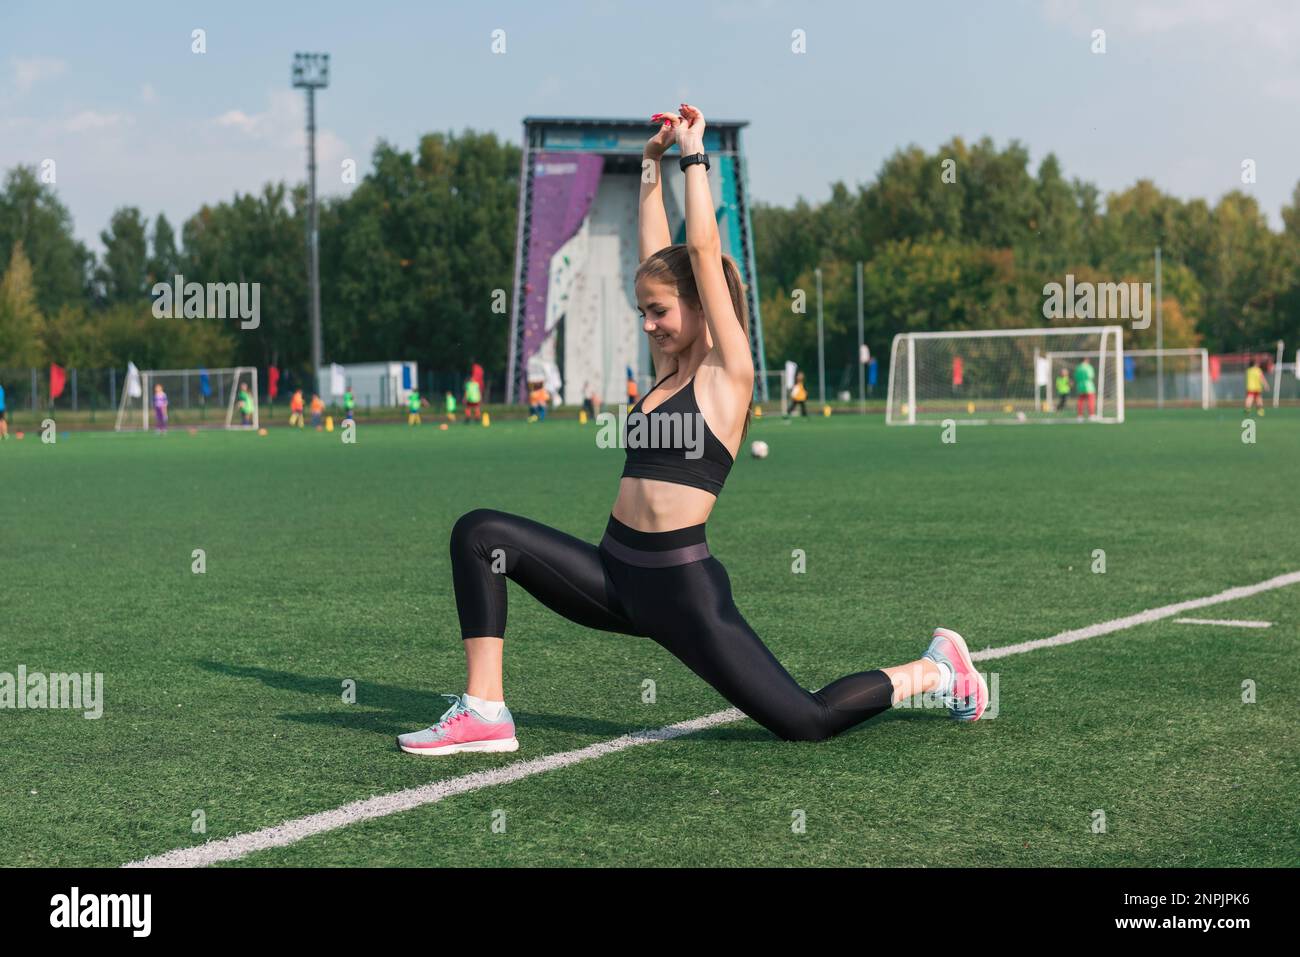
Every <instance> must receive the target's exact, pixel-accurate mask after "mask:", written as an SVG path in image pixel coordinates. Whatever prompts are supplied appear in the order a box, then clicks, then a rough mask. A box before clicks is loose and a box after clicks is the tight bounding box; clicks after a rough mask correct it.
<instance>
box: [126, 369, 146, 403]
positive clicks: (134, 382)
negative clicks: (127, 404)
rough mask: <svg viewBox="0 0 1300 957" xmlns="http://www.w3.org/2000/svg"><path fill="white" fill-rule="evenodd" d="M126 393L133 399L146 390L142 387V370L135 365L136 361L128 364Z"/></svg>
mask: <svg viewBox="0 0 1300 957" xmlns="http://www.w3.org/2000/svg"><path fill="white" fill-rule="evenodd" d="M126 394H127V395H129V396H130V397H131V398H133V399H138V398H140V396H142V395H144V390H143V389H142V388H140V370H139V369H137V368H136V367H135V363H134V362H128V363H127V364H126Z"/></svg>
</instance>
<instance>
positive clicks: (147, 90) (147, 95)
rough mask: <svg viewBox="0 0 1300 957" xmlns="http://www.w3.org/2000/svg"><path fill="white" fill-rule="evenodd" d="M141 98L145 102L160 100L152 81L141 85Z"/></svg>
mask: <svg viewBox="0 0 1300 957" xmlns="http://www.w3.org/2000/svg"><path fill="white" fill-rule="evenodd" d="M140 99H141V100H143V101H144V102H145V103H157V102H158V93H157V91H156V90H154V88H153V84H152V83H146V84H145V85H144V86H142V87H140Z"/></svg>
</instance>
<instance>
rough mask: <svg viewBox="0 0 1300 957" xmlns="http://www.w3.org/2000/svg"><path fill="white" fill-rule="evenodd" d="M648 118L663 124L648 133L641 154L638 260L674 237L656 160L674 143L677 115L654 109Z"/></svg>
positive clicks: (648, 255)
mask: <svg viewBox="0 0 1300 957" xmlns="http://www.w3.org/2000/svg"><path fill="white" fill-rule="evenodd" d="M650 119H651V121H653V122H659V121H662V123H663V125H662V126H661V127H659V131H658V132H657V133H655V135H654V136H652V137H650V142H648V143H646V145H645V150H644V151H643V152H642V154H641V208H640V220H639V237H640V241H641V256H640V260H639V261H640V262H645V261H646V259H647V258H649V257H650V256H651V255H653V254H654V253H657V252H659V250H661V249H663V248H664V247H665V246H670V245H672V241H673V239H672V233H670V232H669V231H668V214H667V213H666V212H664V188H663V175H662V170H661V169H660V166H659V163H660V160H661V159H662V158H663V155H664V153H665V152H667V150H668V148H669V147H670V146H672V145H673V138H674V133H673V121H674V120H675V119H677V117H676V116H675V115H674V114H672V113H656V114H655V115H654V116H652V117H650Z"/></svg>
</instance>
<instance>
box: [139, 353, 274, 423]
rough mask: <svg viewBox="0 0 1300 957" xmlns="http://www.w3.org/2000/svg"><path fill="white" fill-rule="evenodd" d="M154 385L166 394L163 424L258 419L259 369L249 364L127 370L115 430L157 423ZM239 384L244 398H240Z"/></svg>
mask: <svg viewBox="0 0 1300 957" xmlns="http://www.w3.org/2000/svg"><path fill="white" fill-rule="evenodd" d="M156 386H162V391H163V394H164V395H166V397H167V424H168V426H169V427H170V428H198V429H256V428H258V427H259V426H260V424H261V421H260V412H261V409H260V406H259V403H258V397H257V370H256V369H255V368H253V367H252V366H239V367H237V368H233V369H140V370H135V369H132V370H128V371H127V375H126V385H125V387H124V388H123V389H122V402H121V404H120V405H119V406H118V409H117V426H116V428H117V431H119V432H132V431H140V430H148V429H152V428H155V427H156V423H157V419H156V416H155V412H154V409H155V400H154V396H155V395H156V389H155V387H156ZM241 386H242V387H243V392H244V394H245V396H246V398H245V399H241V397H240V387H241ZM245 402H246V403H247V405H248V411H247V413H246V412H245V409H244V405H245Z"/></svg>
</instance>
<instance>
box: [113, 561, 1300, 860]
mask: <svg viewBox="0 0 1300 957" xmlns="http://www.w3.org/2000/svg"><path fill="white" fill-rule="evenodd" d="M1298 583H1300V571H1298V572H1290V573H1289V574H1286V575H1278V576H1277V577H1276V578H1270V579H1268V580H1267V581H1262V582H1259V583H1257V584H1254V585H1242V586H1240V587H1237V588H1229V589H1228V590H1227V591H1222V592H1219V593H1218V594H1217V595H1210V596H1209V597H1208V598H1193V599H1192V600H1190V601H1184V602H1179V603H1178V604H1176V605H1165V606H1164V607H1162V608H1153V609H1150V610H1148V611H1142V612H1138V613H1137V614H1136V615H1128V616H1127V617H1124V618H1116V619H1113V620H1112V621H1106V622H1102V623H1101V624H1098V625H1089V626H1088V627H1087V628H1077V629H1074V630H1073V631H1063V632H1061V633H1060V634H1059V635H1054V636H1052V637H1051V638H1040V639H1038V640H1035V641H1022V642H1020V643H1019V644H1016V645H1006V646H1004V647H1002V648H986V649H985V650H983V651H978V652H975V653H973V654H972V655H971V658H972V659H974V660H976V661H985V660H988V659H991V658H1005V657H1008V656H1009V655H1018V654H1023V653H1024V652H1026V651H1034V650H1036V649H1038V648H1051V647H1055V646H1057V645H1066V644H1070V643H1071V642H1075V641H1083V640H1084V639H1086V638H1096V637H1098V636H1100V635H1109V634H1111V633H1113V632H1116V631H1123V630H1125V629H1126V628H1133V627H1135V626H1137V625H1144V624H1147V623H1148V622H1152V621H1159V620H1161V619H1163V618H1170V617H1172V616H1174V615H1177V614H1179V613H1181V612H1184V611H1192V610H1193V609H1196V608H1205V607H1207V606H1209V605H1218V604H1221V603H1223V602H1228V601H1235V600H1237V599H1238V598H1249V597H1250V596H1251V595H1257V594H1259V593H1260V592H1264V591H1271V590H1272V589H1275V588H1285V587H1286V586H1287V585H1295V584H1298ZM744 717H745V715H744V713H743V712H742V711H740V710H739V709H737V708H728V709H726V710H724V711H717V712H715V713H713V714H710V715H705V716H704V717H701V718H693V719H691V720H689V721H680V722H678V723H677V724H670V725H666V726H665V727H662V728H656V729H653V730H649V731H638V732H635V733H633V734H625V735H623V736H622V737H619V738H614V739H612V740H610V741H602V742H598V743H596V744H591V745H588V746H587V747H585V748H578V749H577V750H576V751H564V752H561V753H559V754H549V755H545V756H543V757H540V758H534V759H532V760H531V761H520V762H519V763H517V764H510V765H507V766H506V767H503V768H495V769H493V770H491V771H477V772H475V773H473V774H466V775H463V776H461V777H457V778H447V779H445V780H442V781H434V782H433V783H431V784H423V785H420V786H419V787H414V788H407V789H406V790H403V791H396V792H394V793H392V794H381V795H378V796H377V797H371V798H365V799H363V800H360V801H353V802H351V803H350V804H345V805H343V806H342V807H338V808H334V809H333V810H330V811H320V812H317V813H316V814H309V815H307V816H306V817H300V818H295V819H294V820H291V821H285V822H284V823H283V824H277V825H275V826H274V827H268V828H263V829H262V830H260V831H250V832H248V833H247V834H236V835H234V836H233V837H227V838H222V839H221V840H217V841H209V842H207V843H206V844H200V845H198V846H197V847H182V848H178V849H177V850H174V851H167V852H166V853H163V854H159V855H156V856H154V857H146V858H142V859H141V860H138V861H132V862H130V863H129V864H123V865H122V866H123V867H206V866H208V865H210V864H216V863H219V862H221V861H233V860H238V859H239V858H241V857H245V856H247V855H249V854H252V853H254V852H256V851H263V850H267V849H269V848H273V847H287V846H288V845H290V844H296V843H297V842H298V841H301V840H303V839H304V838H307V837H311V836H312V835H315V834H322V833H324V832H326V831H333V830H337V829H338V828H341V827H347V826H348V825H349V824H356V823H357V822H359V821H366V820H371V819H373V818H378V817H387V816H388V815H390V814H397V813H400V812H402V811H409V810H412V809H414V808H417V807H422V806H423V805H425V804H436V803H437V802H438V801H442V800H444V799H446V798H449V797H453V796H455V795H457V794H465V793H467V792H470V791H478V790H481V789H483V788H488V787H495V786H496V785H498V784H510V783H512V782H514V781H519V780H522V779H523V778H527V777H531V776H533V775H534V774H542V773H544V772H546V771H553V770H555V769H557V768H563V767H568V766H569V765H571V764H577V763H579V762H581V761H587V760H591V759H592V758H599V757H604V756H605V755H607V754H614V753H615V752H618V751H625V750H627V749H628V748H631V747H635V746H636V745H638V744H649V743H651V742H653V741H669V740H671V739H673V738H679V737H681V736H683V735H687V734H693V733H695V732H696V731H703V730H704V729H705V728H711V727H713V726H714V725H719V724H730V723H731V722H733V721H739V720H741V719H742V718H744ZM427 760H431V761H437V760H441V759H439V758H436V757H435V758H428V759H427Z"/></svg>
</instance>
